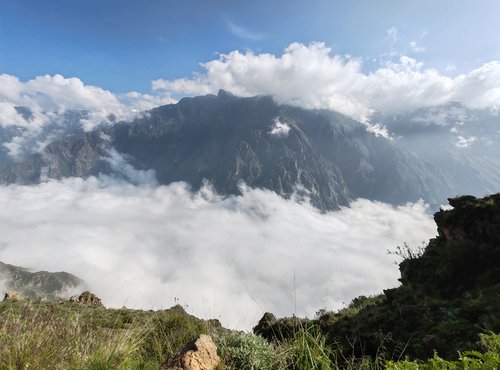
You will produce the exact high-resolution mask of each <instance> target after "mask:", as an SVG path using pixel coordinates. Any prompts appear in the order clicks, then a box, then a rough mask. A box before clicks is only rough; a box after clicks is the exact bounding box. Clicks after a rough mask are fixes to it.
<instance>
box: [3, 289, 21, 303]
mask: <svg viewBox="0 0 500 370" xmlns="http://www.w3.org/2000/svg"><path fill="white" fill-rule="evenodd" d="M20 299H21V297H20V296H19V293H18V292H16V291H14V290H7V291H6V292H5V296H4V297H3V300H4V301H18V300H20Z"/></svg>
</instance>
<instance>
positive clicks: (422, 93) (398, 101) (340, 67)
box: [153, 29, 500, 122]
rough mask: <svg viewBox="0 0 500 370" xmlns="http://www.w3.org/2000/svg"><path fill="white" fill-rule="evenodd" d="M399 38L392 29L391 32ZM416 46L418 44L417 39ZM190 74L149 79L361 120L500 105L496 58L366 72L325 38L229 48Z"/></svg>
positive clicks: (403, 59)
mask: <svg viewBox="0 0 500 370" xmlns="http://www.w3.org/2000/svg"><path fill="white" fill-rule="evenodd" d="M388 35H389V37H391V38H397V31H396V30H395V29H394V30H392V31H391V32H390V33H389V34H388ZM414 47H418V45H417V44H415V45H414ZM202 67H203V68H204V69H205V71H204V72H203V73H198V74H194V75H193V76H192V77H190V78H181V79H176V80H162V79H159V80H156V81H153V89H154V90H155V91H163V92H167V93H169V94H188V95H196V94H207V93H216V92H217V91H218V89H221V88H222V89H225V90H227V91H230V92H232V93H234V94H236V95H241V96H252V95H258V94H266V95H272V96H274V98H275V99H276V100H277V101H278V102H280V103H288V104H293V105H298V106H301V107H305V108H324V109H333V110H336V111H339V112H341V113H344V114H346V115H349V116H351V117H354V118H356V119H358V120H361V121H363V122H366V121H368V120H369V118H370V116H371V115H372V113H374V112H379V113H383V114H398V113H404V112H411V111H413V110H415V109H418V108H425V107H431V106H438V105H442V104H447V103H450V102H459V103H462V104H463V105H465V106H467V107H469V108H491V109H495V110H498V109H499V108H500V63H499V62H498V61H493V62H490V63H486V64H484V65H482V66H480V67H479V68H477V69H474V70H472V71H471V72H469V73H467V74H461V75H458V76H456V77H449V76H447V75H444V74H442V73H440V72H439V71H437V70H435V69H432V68H426V67H425V65H424V64H423V63H421V62H418V61H417V60H415V59H413V58H410V57H408V56H400V57H399V59H398V60H397V61H396V62H394V61H392V62H387V63H385V64H384V65H383V66H381V67H380V68H378V69H376V70H374V71H372V72H369V73H366V72H363V69H362V67H363V64H362V61H361V60H359V59H355V58H351V57H348V56H341V55H335V54H333V53H332V50H331V49H330V48H328V47H327V46H326V45H325V44H324V43H319V42H316V43H311V44H309V45H304V44H301V43H292V44H291V45H290V46H288V47H287V48H286V49H285V50H284V52H283V54H282V55H273V54H266V53H261V54H256V53H254V52H253V51H246V52H240V51H232V52H230V53H228V54H221V55H219V57H218V59H215V60H212V61H209V62H206V63H204V64H202Z"/></svg>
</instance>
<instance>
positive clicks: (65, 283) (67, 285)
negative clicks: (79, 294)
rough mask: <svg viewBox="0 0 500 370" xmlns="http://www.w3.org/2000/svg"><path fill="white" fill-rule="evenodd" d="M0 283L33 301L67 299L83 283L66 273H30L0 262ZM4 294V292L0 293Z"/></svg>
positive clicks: (6, 288)
mask: <svg viewBox="0 0 500 370" xmlns="http://www.w3.org/2000/svg"><path fill="white" fill-rule="evenodd" d="M0 283H2V284H3V286H4V288H5V290H14V291H16V292H18V293H19V294H20V295H21V296H22V297H25V298H30V299H33V300H54V299H56V298H58V297H59V298H61V297H69V296H70V295H71V294H72V293H74V292H75V290H76V289H79V288H81V287H82V286H83V284H84V283H83V281H82V280H80V279H79V278H77V277H76V276H74V275H71V274H69V273H67V272H47V271H36V272H31V271H29V270H28V269H26V268H23V267H19V266H14V265H9V264H6V263H3V262H0ZM2 293H4V292H2Z"/></svg>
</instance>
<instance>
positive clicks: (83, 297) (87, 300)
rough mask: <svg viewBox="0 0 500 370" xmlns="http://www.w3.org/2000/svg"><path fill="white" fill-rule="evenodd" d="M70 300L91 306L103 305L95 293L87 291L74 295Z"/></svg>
mask: <svg viewBox="0 0 500 370" xmlns="http://www.w3.org/2000/svg"><path fill="white" fill-rule="evenodd" d="M69 301H70V302H73V303H79V304H85V305H89V306H99V307H102V301H101V299H100V298H98V297H97V296H96V295H95V294H94V293H91V292H89V291H85V292H83V293H82V294H80V295H74V296H73V297H71V298H70V299H69Z"/></svg>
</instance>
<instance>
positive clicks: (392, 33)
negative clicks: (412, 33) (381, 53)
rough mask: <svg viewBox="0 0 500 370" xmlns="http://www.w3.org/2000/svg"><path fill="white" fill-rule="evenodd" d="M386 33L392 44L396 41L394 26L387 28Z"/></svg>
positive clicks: (396, 34) (396, 31) (396, 32)
mask: <svg viewBox="0 0 500 370" xmlns="http://www.w3.org/2000/svg"><path fill="white" fill-rule="evenodd" d="M386 33H387V36H388V37H389V39H390V40H391V42H392V43H395V42H396V41H398V29H397V28H396V27H395V26H392V27H391V28H389V29H388V30H387V31H386Z"/></svg>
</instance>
